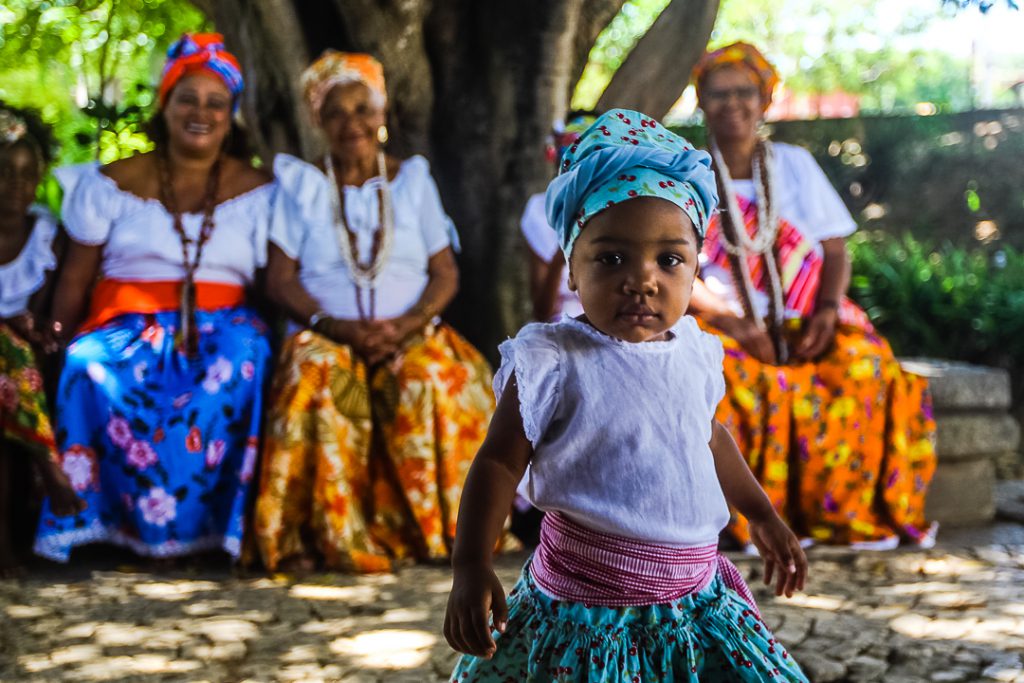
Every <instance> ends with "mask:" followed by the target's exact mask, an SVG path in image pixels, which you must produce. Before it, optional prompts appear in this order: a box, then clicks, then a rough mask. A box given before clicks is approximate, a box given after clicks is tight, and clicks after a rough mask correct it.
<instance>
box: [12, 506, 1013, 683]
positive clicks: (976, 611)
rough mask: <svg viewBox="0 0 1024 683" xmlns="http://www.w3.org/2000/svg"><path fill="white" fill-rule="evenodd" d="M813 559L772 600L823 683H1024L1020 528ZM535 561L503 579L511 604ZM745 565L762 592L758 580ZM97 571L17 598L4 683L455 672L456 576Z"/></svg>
mask: <svg viewBox="0 0 1024 683" xmlns="http://www.w3.org/2000/svg"><path fill="white" fill-rule="evenodd" d="M810 559H811V570H812V574H811V581H810V584H809V586H808V589H807V591H806V593H805V594H802V595H800V596H798V597H795V598H794V599H792V600H784V599H783V600H776V599H773V598H771V597H770V596H768V595H767V593H765V592H764V591H763V590H758V591H757V597H758V600H759V601H760V603H761V605H762V607H763V609H764V612H765V616H766V619H767V621H768V622H769V624H771V625H772V626H773V627H774V628H775V632H776V634H777V636H778V637H779V639H780V640H782V641H783V642H784V643H786V644H787V645H788V646H789V647H790V650H791V651H792V652H793V654H794V656H796V657H797V659H798V661H800V662H801V663H802V664H803V665H804V667H805V669H806V670H807V672H808V673H809V674H810V675H811V677H812V678H813V680H815V681H886V682H887V683H912V682H913V683H918V682H922V683H923V682H925V681H946V682H956V681H963V682H970V683H973V682H976V681H1022V682H1024V661H1022V653H1024V527H1022V526H1020V525H1019V524H1010V523H1003V524H998V525H995V526H991V527H987V528H985V529H983V530H978V531H963V532H959V533H955V534H947V535H946V536H945V538H944V540H943V544H942V546H941V547H940V548H937V549H933V550H929V551H894V552H890V553H874V552H872V553H859V554H854V553H851V552H849V551H844V550H825V549H815V550H812V551H811V553H810ZM522 561H523V556H522V555H518V556H511V557H506V558H503V559H502V560H501V561H500V562H499V566H500V575H501V577H502V580H503V581H504V582H505V585H506V587H508V586H510V585H511V584H512V582H513V581H514V579H515V576H516V574H517V572H518V569H519V567H520V565H521V564H522ZM736 561H737V564H738V565H739V566H740V569H741V570H742V571H743V572H744V573H745V574H746V575H747V576H749V577H752V581H751V583H752V586H755V588H756V587H757V586H759V585H760V584H757V585H755V583H754V580H755V579H756V576H757V574H758V567H757V565H756V563H755V562H753V561H752V560H750V559H747V558H736ZM82 564H83V563H81V562H79V563H77V566H74V567H70V568H53V567H51V566H46V567H41V568H38V569H37V570H36V571H35V572H34V573H33V575H32V576H31V578H28V579H25V580H22V581H6V582H0V615H2V616H0V680H2V681H58V680H66V681H133V680H138V681H143V680H145V681H202V680H206V681H246V680H247V681H353V682H354V681H366V682H372V681H393V682H395V683H399V682H408V683H412V682H414V681H415V682H418V683H422V682H425V681H428V682H429V681H443V680H444V679H445V675H446V674H447V673H448V672H449V671H450V669H451V666H452V662H453V660H454V655H453V654H452V653H451V651H449V650H448V648H447V647H446V645H445V643H444V639H443V637H442V636H441V634H440V624H441V619H442V617H443V609H444V604H445V600H446V596H447V592H448V589H449V586H450V579H449V573H448V571H447V569H445V568H443V567H415V568H409V569H405V570H403V571H402V572H401V573H400V574H398V575H397V576H376V577H358V578H356V577H349V576H340V575H329V574H321V575H315V576H314V577H312V578H309V579H305V580H301V581H297V580H293V579H289V578H288V577H285V576H275V577H260V576H254V577H244V576H236V575H233V574H232V573H231V572H230V571H228V570H227V569H226V568H225V569H223V570H221V571H210V570H208V569H206V570H199V571H197V570H191V571H182V570H177V571H166V572H148V571H142V570H132V569H130V568H126V567H122V568H120V569H118V568H116V567H115V566H113V565H110V566H104V564H103V561H102V560H91V561H87V562H85V564H86V567H82ZM108 565H109V562H108Z"/></svg>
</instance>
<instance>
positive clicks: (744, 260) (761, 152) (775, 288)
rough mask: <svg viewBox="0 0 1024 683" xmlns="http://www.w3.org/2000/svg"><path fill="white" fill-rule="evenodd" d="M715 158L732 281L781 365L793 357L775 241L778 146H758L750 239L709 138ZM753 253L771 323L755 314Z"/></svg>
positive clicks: (764, 142)
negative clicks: (753, 229) (761, 272)
mask: <svg viewBox="0 0 1024 683" xmlns="http://www.w3.org/2000/svg"><path fill="white" fill-rule="evenodd" d="M711 156H712V160H713V162H714V166H715V174H716V177H717V179H718V191H719V195H720V196H721V197H723V198H724V199H725V207H724V209H723V210H722V211H721V212H720V213H719V220H720V221H721V226H722V231H721V235H722V246H723V247H724V248H725V251H726V252H727V253H728V254H729V263H730V265H731V266H732V274H733V279H734V280H735V281H737V282H738V283H739V285H740V287H739V289H740V302H741V304H742V305H743V312H744V314H745V315H746V317H747V318H748V319H750V320H753V321H754V324H755V325H757V327H758V329H761V330H765V329H767V330H768V332H769V334H770V335H771V338H772V342H773V343H774V345H775V355H776V359H777V361H778V363H779V364H780V365H782V364H784V363H786V362H787V360H788V359H789V349H788V346H787V344H786V339H785V336H784V334H783V326H784V322H785V313H786V308H785V302H784V301H783V298H782V294H783V293H782V279H781V276H780V274H779V262H778V253H777V249H776V244H775V240H776V238H777V237H778V234H779V228H780V226H781V222H780V221H779V217H778V214H777V213H776V208H775V164H774V158H775V154H774V150H773V148H772V144H771V142H770V141H768V140H763V139H762V140H758V143H757V146H756V147H755V149H754V158H753V159H752V162H753V163H752V166H753V182H754V193H755V197H756V203H757V231H756V233H755V234H754V235H753V237H751V235H749V234H748V233H747V230H746V225H745V223H744V220H743V214H742V213H741V212H740V209H739V202H738V201H737V200H736V191H735V189H734V188H733V181H732V176H731V175H730V174H729V167H728V166H726V164H725V161H724V159H723V158H722V152H721V151H720V150H719V149H718V146H717V145H716V144H715V142H714V140H712V141H711ZM749 254H753V255H754V256H756V257H759V258H761V260H762V262H763V263H764V269H765V274H766V275H767V277H766V278H765V289H767V290H768V291H767V294H768V321H769V325H768V326H767V328H766V325H765V321H764V320H762V319H761V318H760V317H759V316H757V315H755V313H754V306H753V300H754V285H753V281H752V280H751V276H750V262H749V256H748V255H749Z"/></svg>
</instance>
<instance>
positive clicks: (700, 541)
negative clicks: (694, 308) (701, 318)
mask: <svg viewBox="0 0 1024 683" xmlns="http://www.w3.org/2000/svg"><path fill="white" fill-rule="evenodd" d="M673 333H674V336H673V338H672V339H669V340H668V341H661V342H645V343H639V344H635V343H630V342H624V341H621V340H618V339H614V338H612V337H608V336H606V335H604V334H602V333H601V332H599V331H597V330H596V329H594V328H593V327H591V326H590V325H588V324H587V323H584V322H581V321H579V320H576V319H574V318H567V317H566V318H563V319H562V320H561V321H559V322H557V323H531V324H529V325H527V326H526V327H524V328H523V329H521V330H520V331H519V334H518V335H516V337H515V338H514V339H510V340H508V341H506V342H504V343H503V344H502V345H501V346H500V347H499V348H500V351H501V357H502V364H501V367H500V368H499V370H498V372H497V374H496V375H495V377H494V389H495V393H497V394H498V396H499V397H500V395H501V392H502V391H503V390H504V388H505V386H506V385H507V383H508V381H509V378H510V377H511V376H512V374H513V373H515V378H516V386H517V388H518V391H519V403H520V412H521V416H522V420H523V429H524V432H525V434H526V437H527V438H528V439H529V441H530V443H531V444H532V445H533V449H534V454H533V459H532V460H531V461H530V467H529V468H528V470H527V474H526V482H525V484H526V485H525V487H523V486H521V487H520V491H523V489H525V495H526V497H527V498H528V499H529V501H530V502H531V503H533V504H534V505H535V506H536V507H538V508H540V509H542V510H545V511H551V510H558V511H560V512H563V513H564V514H566V515H568V516H569V517H570V518H572V519H573V520H575V521H576V522H578V523H579V524H583V525H584V526H587V527H590V528H592V529H596V530H598V531H603V532H606V533H610V534H617V535H619V536H626V537H629V538H634V539H639V540H643V541H648V542H654V543H661V544H668V545H676V546H693V545H704V544H710V543H717V542H718V533H719V532H720V531H721V530H722V529H723V528H725V525H726V524H727V523H728V521H729V508H728V506H727V504H726V501H725V496H724V494H723V493H722V488H721V485H720V484H719V482H718V476H717V474H716V472H715V462H714V457H713V455H712V453H711V448H710V447H709V445H708V442H709V441H710V440H711V425H712V420H713V419H714V415H715V408H716V406H717V405H718V402H719V401H721V399H722V397H723V396H724V395H725V379H724V377H723V374H722V358H723V351H722V344H721V342H719V341H718V339H717V338H715V337H714V336H712V335H709V334H707V333H705V332H702V331H701V329H700V328H699V327H698V326H697V323H696V321H695V320H694V319H693V318H691V317H689V316H684V317H683V318H682V320H680V321H679V323H678V324H677V325H676V326H675V328H673Z"/></svg>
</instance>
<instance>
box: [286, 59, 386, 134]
mask: <svg viewBox="0 0 1024 683" xmlns="http://www.w3.org/2000/svg"><path fill="white" fill-rule="evenodd" d="M348 83H362V84H363V85H365V86H366V87H367V88H369V89H370V93H371V94H372V95H373V99H374V104H376V105H377V106H378V107H381V108H383V107H384V105H385V104H387V101H388V93H387V89H386V88H385V86H384V67H383V66H381V64H380V62H378V61H377V60H376V59H374V58H373V57H371V56H370V55H368V54H365V53H362V52H338V51H337V50H325V51H324V53H323V54H322V55H320V58H319V59H317V60H316V61H315V62H313V63H312V64H310V65H309V67H308V68H307V69H306V70H305V71H303V72H302V90H303V92H304V93H305V95H306V103H307V104H308V105H309V110H310V112H311V113H312V114H313V121H315V122H316V123H317V124H318V125H319V123H320V108H321V107H322V106H323V104H324V99H326V97H327V93H329V92H330V91H331V88H333V87H335V86H337V85H346V84H348Z"/></svg>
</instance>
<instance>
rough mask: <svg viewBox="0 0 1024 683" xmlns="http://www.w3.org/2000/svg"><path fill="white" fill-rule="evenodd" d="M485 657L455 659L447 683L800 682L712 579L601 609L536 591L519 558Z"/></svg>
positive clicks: (746, 611) (751, 617)
mask: <svg viewBox="0 0 1024 683" xmlns="http://www.w3.org/2000/svg"><path fill="white" fill-rule="evenodd" d="M508 606H509V619H508V626H507V628H506V629H505V633H503V634H499V633H497V632H495V633H494V634H493V635H494V638H495V642H496V643H497V645H498V650H497V652H496V653H495V654H494V656H493V657H492V658H491V659H481V658H479V657H471V656H469V655H464V656H463V657H462V658H461V659H460V660H459V662H458V664H457V665H456V667H455V671H454V672H452V675H451V678H450V681H451V683H506V682H507V681H516V682H517V683H520V682H522V683H525V682H530V683H547V682H549V681H550V682H552V683H555V682H557V683H569V682H570V681H587V683H620V682H630V683H653V682H655V681H657V682H659V683H668V682H672V683H681V682H684V681H688V682H694V681H708V682H711V683H725V682H728V681H737V682H739V681H742V682H745V683H760V682H761V681H793V682H805V681H807V678H806V677H805V676H804V674H803V672H801V670H800V666H799V665H798V664H797V663H796V662H795V661H793V658H792V657H790V656H789V653H788V652H786V649H785V648H784V647H783V646H782V645H781V644H780V643H779V642H778V641H777V640H775V637H774V636H773V635H772V634H771V632H770V631H769V630H768V627H767V626H766V625H765V623H764V622H763V621H761V619H760V617H758V615H757V613H756V612H755V611H754V610H753V609H751V606H750V605H749V604H748V603H747V602H746V601H744V600H743V598H741V597H740V595H739V594H738V593H736V592H735V591H733V590H732V589H730V588H726V587H725V585H724V584H723V583H722V580H721V579H720V578H719V577H715V579H714V580H712V582H711V584H709V585H708V586H707V587H706V588H704V589H702V590H700V591H698V592H696V593H693V594H690V595H687V596H685V597H682V598H679V599H678V600H675V601H673V602H672V603H670V604H659V605H648V606H644V607H601V606H595V605H585V604H583V603H579V602H563V601H559V600H555V599H553V598H551V597H549V596H548V595H546V594H544V593H543V592H541V590H540V589H539V588H538V587H537V585H536V584H535V583H534V581H533V579H532V578H531V576H530V567H529V564H527V566H526V568H524V569H523V574H522V576H521V577H520V579H519V581H518V582H517V583H516V585H515V587H514V588H513V589H512V592H511V593H510V594H509V601H508Z"/></svg>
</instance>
